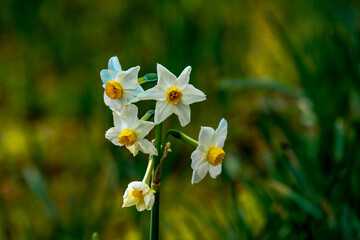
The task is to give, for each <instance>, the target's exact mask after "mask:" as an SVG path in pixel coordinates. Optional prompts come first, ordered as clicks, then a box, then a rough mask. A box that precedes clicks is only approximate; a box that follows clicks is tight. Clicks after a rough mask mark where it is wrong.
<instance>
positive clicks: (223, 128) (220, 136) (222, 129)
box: [213, 118, 228, 148]
mask: <svg viewBox="0 0 360 240" xmlns="http://www.w3.org/2000/svg"><path fill="white" fill-rule="evenodd" d="M227 126H228V124H227V121H226V120H225V119H224V118H223V119H221V121H220V123H219V126H218V128H217V129H216V130H215V134H214V139H213V143H214V145H215V146H216V147H219V148H223V147H224V142H225V139H226V136H227Z"/></svg>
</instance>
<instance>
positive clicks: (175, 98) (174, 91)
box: [166, 87, 183, 104]
mask: <svg viewBox="0 0 360 240" xmlns="http://www.w3.org/2000/svg"><path fill="white" fill-rule="evenodd" d="M182 96H183V93H182V92H181V90H180V89H178V88H176V87H171V88H169V89H168V90H167V92H166V100H167V101H168V102H169V103H172V104H177V103H178V102H180V100H181V98H182Z"/></svg>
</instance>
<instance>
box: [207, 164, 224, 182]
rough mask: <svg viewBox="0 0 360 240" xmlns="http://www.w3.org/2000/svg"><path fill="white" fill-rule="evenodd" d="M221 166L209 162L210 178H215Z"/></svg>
mask: <svg viewBox="0 0 360 240" xmlns="http://www.w3.org/2000/svg"><path fill="white" fill-rule="evenodd" d="M221 166H222V164H219V165H217V166H212V165H210V164H209V174H210V176H211V177H212V178H214V179H215V178H216V177H217V176H218V175H219V174H220V173H221Z"/></svg>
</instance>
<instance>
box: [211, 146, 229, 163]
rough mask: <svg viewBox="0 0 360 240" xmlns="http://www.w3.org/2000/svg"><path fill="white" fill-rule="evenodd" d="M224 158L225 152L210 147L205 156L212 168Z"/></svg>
mask: <svg viewBox="0 0 360 240" xmlns="http://www.w3.org/2000/svg"><path fill="white" fill-rule="evenodd" d="M224 157H225V152H224V150H222V149H221V148H219V147H211V148H210V150H209V151H208V154H207V160H208V162H209V163H210V164H211V165H213V166H217V165H219V164H221V163H222V162H223V160H224Z"/></svg>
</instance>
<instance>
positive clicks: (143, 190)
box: [122, 181, 155, 212]
mask: <svg viewBox="0 0 360 240" xmlns="http://www.w3.org/2000/svg"><path fill="white" fill-rule="evenodd" d="M154 193H155V191H154V190H153V189H151V188H150V187H149V186H148V185H147V184H146V183H144V182H140V181H134V182H131V183H129V185H128V187H127V189H126V191H125V194H124V197H123V198H124V203H123V206H122V207H131V206H134V205H136V209H137V210H138V211H139V212H141V211H144V210H145V209H146V210H151V208H152V207H153V205H154V202H155V196H154Z"/></svg>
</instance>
